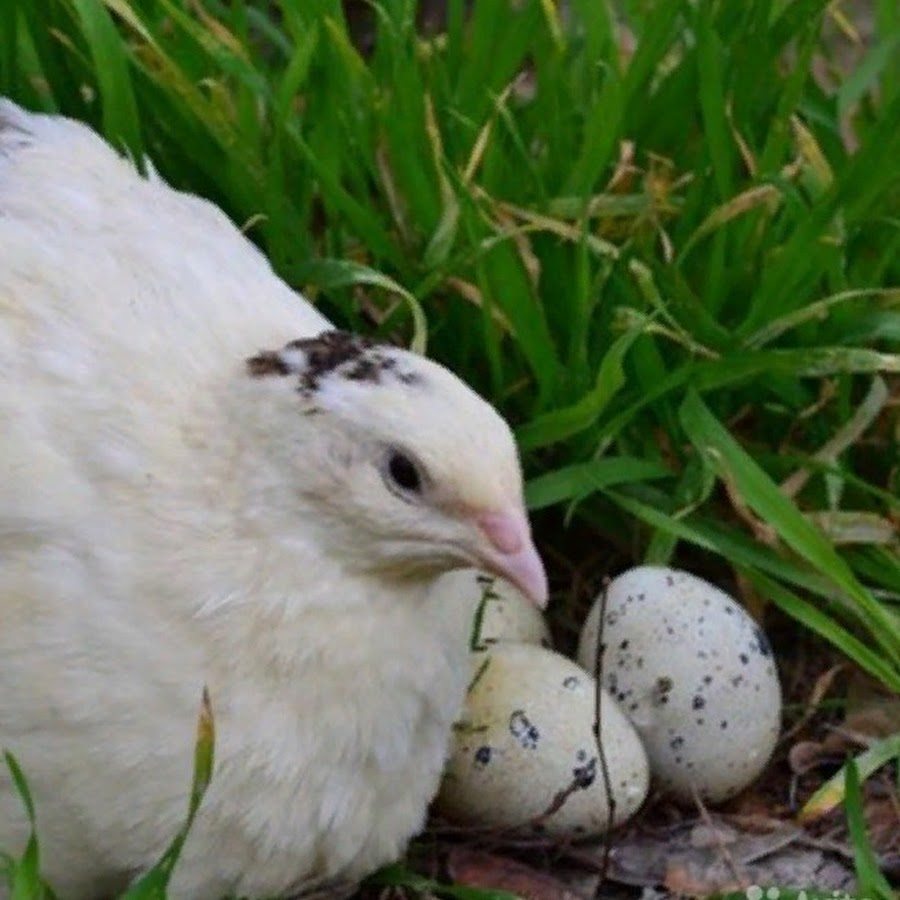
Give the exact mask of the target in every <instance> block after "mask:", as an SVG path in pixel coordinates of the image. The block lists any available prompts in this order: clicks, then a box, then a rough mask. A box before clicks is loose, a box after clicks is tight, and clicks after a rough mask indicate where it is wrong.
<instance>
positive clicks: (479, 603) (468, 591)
mask: <svg viewBox="0 0 900 900" xmlns="http://www.w3.org/2000/svg"><path fill="white" fill-rule="evenodd" d="M433 590H435V591H440V592H441V593H442V594H443V595H446V603H448V604H450V603H454V604H456V603H460V602H463V603H466V604H468V606H469V607H470V609H471V613H470V620H471V622H472V628H471V639H470V647H471V648H472V649H473V650H484V649H486V648H487V647H489V646H491V645H492V644H496V643H498V642H501V641H502V642H507V641H515V642H518V643H522V644H539V645H540V646H542V647H551V646H552V641H551V638H550V629H549V628H547V623H546V621H545V620H544V616H543V614H542V613H541V611H540V610H539V609H538V608H537V607H536V606H535V605H534V604H533V603H531V602H529V600H528V599H527V598H526V597H525V596H524V595H523V594H522V593H521V592H520V591H519V590H518V589H517V588H516V587H514V586H513V585H512V584H510V583H509V582H508V581H506V580H505V579H503V578H497V577H496V576H494V575H487V574H485V573H484V572H481V571H479V570H478V569H456V570H454V571H452V572H447V573H446V574H445V575H442V576H441V577H440V578H439V579H438V580H437V582H436V583H435V586H434V588H433Z"/></svg>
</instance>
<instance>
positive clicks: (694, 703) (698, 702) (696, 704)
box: [691, 694, 706, 709]
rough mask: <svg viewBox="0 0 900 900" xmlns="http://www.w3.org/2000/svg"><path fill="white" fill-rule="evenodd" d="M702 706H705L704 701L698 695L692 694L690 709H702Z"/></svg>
mask: <svg viewBox="0 0 900 900" xmlns="http://www.w3.org/2000/svg"><path fill="white" fill-rule="evenodd" d="M704 706H706V700H704V699H703V697H701V696H700V695H699V694H694V697H693V699H692V700H691V709H703V707H704Z"/></svg>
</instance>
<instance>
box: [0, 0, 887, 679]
mask: <svg viewBox="0 0 900 900" xmlns="http://www.w3.org/2000/svg"><path fill="white" fill-rule="evenodd" d="M432 6H433V4H428V7H429V8H431V7H432ZM0 7H2V10H3V15H2V16H0V89H2V92H3V93H5V94H7V95H9V96H11V97H12V98H14V99H15V100H17V101H18V102H20V103H23V104H25V105H27V106H29V107H31V108H35V109H45V110H48V111H58V112H62V113H65V114H67V115H71V116H75V117H77V118H80V119H83V120H85V121H87V122H90V123H91V124H92V125H94V126H95V127H97V128H98V129H99V130H100V131H101V132H102V133H104V134H105V135H106V136H107V138H109V139H110V140H111V141H112V142H113V143H114V144H116V145H117V146H119V147H121V148H123V149H127V150H128V151H129V152H130V153H132V154H133V155H134V156H135V158H138V159H141V158H143V156H144V155H147V156H149V157H150V158H151V159H152V160H153V164H154V166H155V167H156V168H157V169H158V170H159V171H160V172H161V174H162V175H163V176H164V177H165V178H166V179H167V180H168V181H170V182H171V183H172V184H173V185H175V186H176V187H179V188H184V189H189V190H192V191H194V192H196V193H200V194H202V195H204V196H206V197H209V198H210V199H212V200H214V201H215V202H217V203H219V204H220V205H221V206H223V208H224V209H225V210H226V211H227V212H228V213H229V214H230V215H231V216H232V217H233V218H234V219H235V221H237V222H238V223H239V224H241V225H242V226H243V227H244V228H245V230H246V233H247V234H248V236H249V237H250V238H251V239H252V240H254V241H255V242H256V243H257V244H259V246H260V247H261V248H262V249H263V250H264V251H265V253H266V254H267V255H268V256H269V258H270V259H271V260H272V263H273V265H274V267H275V268H276V270H277V271H278V272H279V273H280V274H281V275H282V276H283V277H284V278H285V279H286V280H287V281H289V282H290V283H291V284H292V285H294V286H295V287H297V288H299V289H301V290H303V291H304V292H305V293H306V294H307V295H308V296H309V297H310V298H312V299H313V300H315V302H317V303H318V304H319V305H320V306H321V307H322V308H323V310H324V311H325V313H326V314H327V315H329V316H330V317H331V318H332V319H333V320H334V321H335V322H336V323H338V324H340V325H342V326H345V327H349V328H352V329H357V330H362V331H366V332H370V333H371V332H377V333H381V334H384V335H386V336H389V337H392V338H394V339H398V340H403V341H411V342H413V344H414V345H415V346H416V347H419V348H424V347H425V346H426V342H427V350H428V352H429V354H430V355H432V356H434V357H436V358H438V359H440V360H441V361H443V362H445V363H446V364H448V365H449V366H450V367H452V368H453V369H455V370H456V371H457V372H459V373H460V374H461V375H462V376H463V377H464V378H466V379H467V380H468V381H470V382H471V383H472V384H473V385H474V386H475V387H476V388H478V389H479V390H480V391H481V392H482V393H484V394H485V395H486V396H487V397H489V398H490V399H491V400H492V401H493V402H494V403H495V404H496V405H497V406H498V407H499V408H500V409H501V411H502V412H503V413H504V414H505V415H506V416H507V417H508V418H509V419H510V421H511V422H512V423H513V424H514V425H515V427H516V432H517V436H518V439H519V442H520V446H521V449H522V454H523V461H524V464H525V468H526V473H527V475H528V479H529V480H528V488H527V490H528V500H529V504H530V506H531V508H532V510H534V512H535V522H536V526H537V530H538V537H539V540H540V541H541V544H542V547H543V549H544V551H545V553H546V554H547V556H548V559H549V560H550V561H551V564H552V570H553V574H554V587H555V589H556V591H557V603H556V607H557V615H558V618H559V619H560V621H561V625H562V627H565V626H566V624H567V622H566V619H567V617H568V619H569V622H568V624H570V625H572V626H574V625H575V624H577V623H576V621H575V619H576V614H575V613H574V612H572V610H573V609H574V607H573V606H572V604H571V603H570V602H568V601H570V600H571V598H572V596H573V595H574V594H577V593H578V592H579V590H580V591H582V592H586V591H587V589H588V588H589V587H590V586H592V585H593V584H594V583H595V581H596V579H597V578H598V577H599V576H600V575H602V574H605V573H615V572H616V571H618V570H620V569H622V568H625V567H626V566H627V565H630V564H633V563H636V562H639V561H649V562H658V563H673V564H682V565H686V566H688V567H690V568H692V569H693V570H694V571H697V572H699V573H700V574H704V575H707V576H708V577H711V578H713V579H714V580H716V581H718V582H719V583H720V584H723V585H725V586H726V587H729V586H730V587H732V588H734V587H737V589H739V591H740V594H741V596H742V598H743V599H744V602H745V603H747V605H748V606H750V608H751V609H752V610H753V611H754V612H756V613H759V612H760V611H761V610H763V608H764V607H765V606H766V604H770V603H774V604H775V605H776V606H778V607H780V608H781V609H782V610H784V611H786V612H787V613H788V614H789V615H790V616H793V617H794V619H796V620H797V621H799V622H800V623H802V625H803V626H804V627H806V628H808V629H811V630H812V631H814V632H816V633H817V634H819V635H821V636H823V637H824V638H826V639H827V640H829V641H830V642H832V643H833V644H834V645H836V646H837V647H838V648H839V649H840V650H841V651H842V652H843V653H845V654H846V655H847V656H849V657H850V658H852V659H853V660H854V661H855V662H856V663H857V664H859V665H860V666H862V667H863V668H864V669H866V670H867V671H868V672H869V673H871V674H872V675H874V676H875V677H876V678H877V679H879V680H880V681H881V682H882V683H883V684H884V685H885V686H887V687H889V688H891V689H893V690H900V605H898V604H900V552H898V537H897V524H898V519H900V515H898V512H900V500H898V487H900V450H898V447H900V424H898V405H900V378H898V375H900V287H898V285H900V256H898V249H900V6H898V4H897V3H896V0H874V2H872V3H871V4H868V5H867V9H868V11H869V15H868V18H867V20H866V28H867V34H866V39H865V40H863V39H862V38H861V37H860V35H859V32H858V28H859V20H858V19H857V18H856V17H855V16H854V15H853V9H852V8H850V7H848V8H846V9H845V8H844V7H842V5H841V4H840V3H835V2H831V3H828V2H824V0H753V2H747V3H734V2H729V0H622V2H620V3H617V4H610V3H605V2H599V0H570V2H568V3H566V4H563V5H559V4H556V3H554V2H552V0H516V2H513V0H509V2H507V0H502V2H501V0H491V2H482V3H472V4H467V3H464V2H462V0H448V2H447V3H446V4H445V9H444V10H443V11H442V13H441V15H440V16H438V21H435V19H434V17H433V16H432V15H431V13H430V12H429V10H428V9H424V8H423V9H418V8H417V5H416V4H415V3H414V2H411V0H382V2H377V3H371V4H360V3H355V4H354V3H347V4H341V3H339V2H337V0H232V2H220V0H0ZM426 20H427V21H426ZM185 252H186V253H189V252H190V248H185ZM251 349H252V348H251ZM460 439H461V440H464V439H465V437H464V435H461V436H460ZM563 524H565V525H567V526H568V527H567V528H562V527H561V525H563ZM573 585H574V587H573ZM578 585H581V586H582V587H580V588H579V587H578ZM585 585H587V587H585ZM582 599H583V598H582Z"/></svg>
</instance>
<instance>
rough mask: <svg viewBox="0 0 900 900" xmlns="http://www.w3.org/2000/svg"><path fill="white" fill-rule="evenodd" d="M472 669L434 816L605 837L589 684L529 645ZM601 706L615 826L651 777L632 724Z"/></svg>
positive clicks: (559, 659)
mask: <svg viewBox="0 0 900 900" xmlns="http://www.w3.org/2000/svg"><path fill="white" fill-rule="evenodd" d="M472 665H473V683H472V686H471V688H470V690H469V695H468V698H467V701H466V708H465V713H464V716H463V718H462V720H461V721H460V722H458V723H457V725H456V727H455V728H454V736H453V741H452V750H451V757H450V761H449V763H448V765H447V768H446V770H445V774H444V781H443V785H442V787H441V791H440V794H439V796H438V801H437V808H438V810H439V811H440V812H441V813H443V814H444V815H445V816H447V817H448V818H450V819H453V820H456V821H459V822H464V823H467V824H474V825H481V826H489V827H497V828H517V829H522V830H525V831H535V832H546V833H548V834H553V835H559V836H567V837H578V836H583V835H598V834H602V833H603V832H604V831H606V829H607V827H608V824H609V823H608V821H607V820H608V815H609V805H608V802H607V796H606V790H605V788H604V781H603V776H602V771H601V763H600V760H599V758H598V753H597V745H596V742H595V740H594V735H593V732H592V727H593V723H594V705H595V686H596V683H595V681H594V679H593V678H592V677H591V676H590V675H588V674H587V673H585V672H584V671H582V670H581V669H580V668H579V667H578V666H577V665H575V663H573V662H572V661H571V660H569V659H567V658H566V657H564V656H560V655H559V654H558V653H554V652H552V651H550V650H545V649H543V648H541V647H535V646H533V645H530V644H497V645H495V646H494V647H491V648H490V649H489V650H488V651H487V652H485V653H473V654H472ZM601 704H602V727H601V730H602V739H603V748H604V755H605V756H606V760H607V765H608V771H609V775H610V780H611V788H612V794H613V797H614V800H615V815H614V819H613V824H615V825H618V824H620V823H622V822H624V821H625V820H626V819H628V818H629V817H630V816H632V815H633V814H634V813H635V812H636V811H637V809H638V807H639V806H640V805H641V803H643V801H644V798H645V797H646V795H647V789H648V786H649V778H650V775H649V770H648V766H647V756H646V754H645V753H644V749H643V747H642V746H641V742H640V739H639V738H638V736H637V733H636V732H635V730H634V728H633V727H632V725H631V723H630V722H629V721H628V719H627V718H626V717H625V716H624V715H623V713H622V711H621V710H620V709H619V708H618V707H617V706H616V704H615V702H614V701H613V700H612V699H611V698H610V697H609V695H608V694H607V693H606V692H605V691H604V692H602V700H601Z"/></svg>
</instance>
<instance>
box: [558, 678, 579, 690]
mask: <svg viewBox="0 0 900 900" xmlns="http://www.w3.org/2000/svg"><path fill="white" fill-rule="evenodd" d="M579 684H581V680H580V679H579V678H578V676H577V675H567V676H566V677H565V678H564V679H563V683H562V686H563V687H564V688H568V689H569V690H570V691H571V690H572V689H573V688H577V687H578V685H579Z"/></svg>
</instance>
